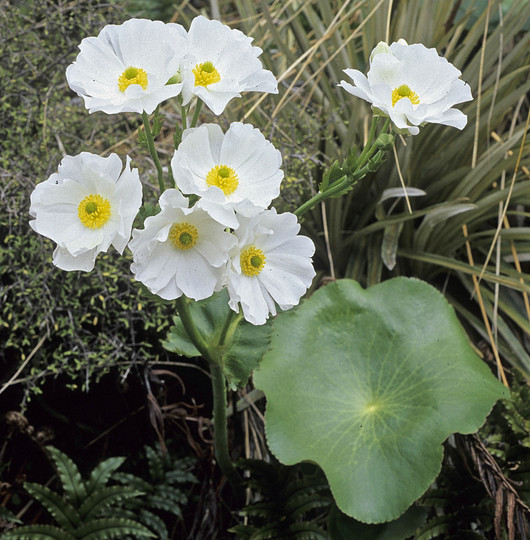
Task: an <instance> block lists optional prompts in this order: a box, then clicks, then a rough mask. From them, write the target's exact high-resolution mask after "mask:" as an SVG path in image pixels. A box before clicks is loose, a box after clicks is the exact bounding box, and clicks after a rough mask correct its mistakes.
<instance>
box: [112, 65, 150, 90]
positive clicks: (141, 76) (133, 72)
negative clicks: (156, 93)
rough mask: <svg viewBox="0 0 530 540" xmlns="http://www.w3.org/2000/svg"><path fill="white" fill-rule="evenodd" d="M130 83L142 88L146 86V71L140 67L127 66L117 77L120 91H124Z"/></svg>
mask: <svg viewBox="0 0 530 540" xmlns="http://www.w3.org/2000/svg"><path fill="white" fill-rule="evenodd" d="M131 84H139V85H140V86H141V87H142V88H143V89H144V90H145V89H146V88H147V73H146V72H145V70H143V69H142V68H137V67H133V66H129V67H128V68H126V69H125V71H124V72H123V73H122V74H121V75H120V77H119V79H118V88H119V89H120V92H125V90H126V89H127V88H129V86H130V85H131Z"/></svg>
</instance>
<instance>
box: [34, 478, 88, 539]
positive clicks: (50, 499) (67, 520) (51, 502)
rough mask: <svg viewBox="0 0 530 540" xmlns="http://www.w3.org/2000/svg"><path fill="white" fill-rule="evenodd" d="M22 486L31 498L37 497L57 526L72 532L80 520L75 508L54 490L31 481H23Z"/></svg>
mask: <svg viewBox="0 0 530 540" xmlns="http://www.w3.org/2000/svg"><path fill="white" fill-rule="evenodd" d="M24 488H25V489H26V491H27V492H28V493H29V494H30V495H31V496H32V497H33V498H35V499H37V501H39V502H40V503H41V504H42V506H44V508H46V510H47V511H48V512H49V513H50V514H51V515H52V517H53V518H54V519H55V521H57V523H58V524H59V526H60V527H61V528H63V529H64V530H65V531H68V532H73V531H74V530H75V528H76V527H77V526H78V525H79V523H80V522H81V518H80V516H79V513H78V512H77V511H76V509H75V508H74V507H73V506H72V505H71V504H70V503H68V502H67V501H65V500H64V499H63V498H62V497H61V496H60V495H58V494H57V493H55V491H52V490H51V489H49V488H47V487H46V486H41V485H40V484H35V483H33V482H25V483H24Z"/></svg>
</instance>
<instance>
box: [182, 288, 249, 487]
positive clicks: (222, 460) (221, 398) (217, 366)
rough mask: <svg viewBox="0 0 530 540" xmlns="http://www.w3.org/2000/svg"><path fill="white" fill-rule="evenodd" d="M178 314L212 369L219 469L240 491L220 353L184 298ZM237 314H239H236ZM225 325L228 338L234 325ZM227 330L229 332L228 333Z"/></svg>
mask: <svg viewBox="0 0 530 540" xmlns="http://www.w3.org/2000/svg"><path fill="white" fill-rule="evenodd" d="M176 305H177V311H178V314H179V316H180V320H181V321H182V325H183V326H184V328H185V330H186V332H187V333H188V336H189V338H190V339H191V341H192V343H193V344H194V345H195V347H196V348H197V350H198V351H199V352H200V353H201V355H202V356H203V358H204V359H205V360H206V361H207V362H208V365H209V367H210V373H211V376H212V391H213V429H214V443H215V455H216V458H217V463H218V464H219V468H220V469H221V471H222V472H223V474H224V475H225V476H226V478H227V479H228V481H229V482H230V483H231V484H232V486H233V487H235V488H238V487H239V486H241V485H242V481H241V478H240V476H239V473H238V472H237V470H236V468H235V467H234V464H233V463H232V460H231V459H230V452H229V451H228V428H227V417H226V406H227V401H226V379H225V375H224V372H223V366H222V363H221V359H220V358H219V357H218V354H217V353H216V352H215V351H214V350H213V349H210V347H209V346H208V343H207V342H206V341H205V339H204V338H203V337H202V335H201V333H200V332H199V330H198V328H197V327H196V326H195V323H194V321H193V317H192V316H191V313H190V309H189V305H188V300H187V298H185V297H184V296H181V297H180V298H177V300H176ZM236 315H237V314H236ZM232 321H233V317H231V316H230V314H229V315H228V317H227V322H230V323H231V322H232ZM227 322H225V324H224V326H223V332H224V334H225V336H226V332H227V331H228V328H230V327H231V324H227ZM225 328H226V330H225Z"/></svg>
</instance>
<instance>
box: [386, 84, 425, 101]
mask: <svg viewBox="0 0 530 540" xmlns="http://www.w3.org/2000/svg"><path fill="white" fill-rule="evenodd" d="M405 97H406V98H409V99H410V102H411V103H412V104H413V105H418V103H419V102H420V98H419V97H418V94H416V92H413V91H412V90H411V89H410V88H409V87H408V86H407V85H406V84H402V85H401V86H400V87H399V88H394V90H392V107H393V106H394V105H395V104H396V103H397V102H398V101H399V100H400V99H403V98H405Z"/></svg>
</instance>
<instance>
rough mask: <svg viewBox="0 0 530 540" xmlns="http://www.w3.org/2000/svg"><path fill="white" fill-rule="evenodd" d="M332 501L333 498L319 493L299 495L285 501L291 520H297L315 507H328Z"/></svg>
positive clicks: (286, 511)
mask: <svg viewBox="0 0 530 540" xmlns="http://www.w3.org/2000/svg"><path fill="white" fill-rule="evenodd" d="M330 503H331V499H330V498H329V497H328V498H325V497H323V496H322V495H320V494H319V493H314V494H310V495H299V496H297V497H291V498H290V499H288V500H287V501H286V503H285V507H284V508H285V510H284V511H285V515H287V516H289V520H290V521H296V520H297V519H299V518H301V517H302V516H303V515H304V514H305V513H307V512H309V511H311V510H314V509H315V508H326V507H327V506H329V505H330Z"/></svg>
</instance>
